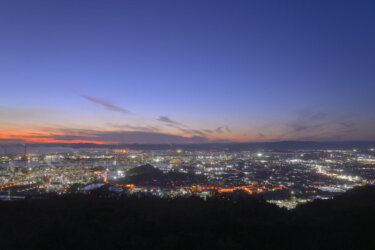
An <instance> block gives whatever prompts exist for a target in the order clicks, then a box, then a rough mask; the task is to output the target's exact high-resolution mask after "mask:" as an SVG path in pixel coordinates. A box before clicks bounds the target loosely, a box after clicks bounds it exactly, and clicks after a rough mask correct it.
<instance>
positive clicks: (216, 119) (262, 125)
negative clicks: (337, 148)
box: [0, 0, 375, 143]
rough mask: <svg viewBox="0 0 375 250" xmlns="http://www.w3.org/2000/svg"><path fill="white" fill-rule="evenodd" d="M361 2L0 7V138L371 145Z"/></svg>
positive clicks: (366, 12)
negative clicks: (343, 142)
mask: <svg viewBox="0 0 375 250" xmlns="http://www.w3.org/2000/svg"><path fill="white" fill-rule="evenodd" d="M374 13H375V3H374V1H366V0H364V1H354V0H353V1H346V0H340V1H334V0H332V1H327V0H324V1H317V0H314V1H312V0H311V1H308V0H296V1H288V0H285V1H276V0H275V1H271V0H254V1H248V0H246V1H241V0H234V1H229V0H226V1H222V0H212V1H206V0H189V1H182V0H173V1H158V0H150V1H146V0H144V1H143V0H129V1H126V0H121V1H111V0H109V1H96V0H89V1H77V0H74V1H73V0H64V1H50V0H46V1H40V0H33V1H31V0H17V1H14V0H2V1H0V142H18V141H25V142H27V143H33V142H35V143H37V142H67V143H74V142H94V143H204V142H258V141H282V140H313V141H357V140H375V129H374V128H375V98H374V95H375V71H374V69H375V59H374V58H375V28H374V27H375V15H374Z"/></svg>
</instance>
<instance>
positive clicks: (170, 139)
mask: <svg viewBox="0 0 375 250" xmlns="http://www.w3.org/2000/svg"><path fill="white" fill-rule="evenodd" d="M79 131H80V132H79V133H77V132H78V131H77V130H76V129H72V130H71V131H70V133H69V129H64V133H66V134H63V135H59V134H57V135H47V136H45V135H43V136H32V137H33V138H41V139H52V140H59V141H64V142H69V141H77V140H84V141H93V142H96V141H100V142H108V143H139V144H164V143H167V144H171V143H172V144H177V143H204V142H208V141H209V140H208V139H207V138H205V137H202V136H191V137H184V136H178V135H171V134H165V133H157V132H144V131H95V130H79Z"/></svg>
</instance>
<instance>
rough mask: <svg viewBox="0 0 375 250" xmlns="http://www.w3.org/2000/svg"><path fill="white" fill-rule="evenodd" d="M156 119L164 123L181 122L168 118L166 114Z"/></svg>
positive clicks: (177, 123)
mask: <svg viewBox="0 0 375 250" xmlns="http://www.w3.org/2000/svg"><path fill="white" fill-rule="evenodd" d="M156 120H158V121H160V122H164V123H169V124H176V125H182V124H181V123H179V122H177V121H174V120H172V119H171V118H169V117H168V116H159V117H158V118H157V119H156Z"/></svg>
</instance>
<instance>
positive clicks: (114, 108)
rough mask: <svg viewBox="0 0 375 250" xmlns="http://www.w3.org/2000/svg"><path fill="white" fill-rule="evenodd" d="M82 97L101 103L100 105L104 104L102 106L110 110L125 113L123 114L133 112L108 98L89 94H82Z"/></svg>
mask: <svg viewBox="0 0 375 250" xmlns="http://www.w3.org/2000/svg"><path fill="white" fill-rule="evenodd" d="M81 97H82V98H84V99H86V100H88V101H90V102H93V103H95V104H98V105H100V106H102V107H104V108H106V109H107V110H110V111H114V112H119V113H123V114H130V113H131V112H130V111H129V110H127V109H126V108H123V107H120V106H117V105H115V104H113V103H112V102H110V101H108V100H104V99H100V98H97V97H93V96H87V95H81Z"/></svg>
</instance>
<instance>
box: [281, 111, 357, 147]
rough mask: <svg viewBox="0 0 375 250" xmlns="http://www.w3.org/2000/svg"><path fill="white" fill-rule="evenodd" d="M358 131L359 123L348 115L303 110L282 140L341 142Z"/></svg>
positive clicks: (289, 126) (291, 123) (289, 125)
mask: <svg viewBox="0 0 375 250" xmlns="http://www.w3.org/2000/svg"><path fill="white" fill-rule="evenodd" d="M357 131H358V128H357V123H356V122H355V121H354V120H353V118H352V117H350V116H348V115H340V114H335V113H329V112H323V111H318V110H313V109H302V110H299V111H298V112H297V114H296V118H295V119H294V120H293V121H292V122H290V123H289V124H288V125H287V132H285V133H284V134H283V135H282V136H281V137H280V139H298V140H341V139H343V138H350V136H351V135H352V134H353V133H355V132H357Z"/></svg>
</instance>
